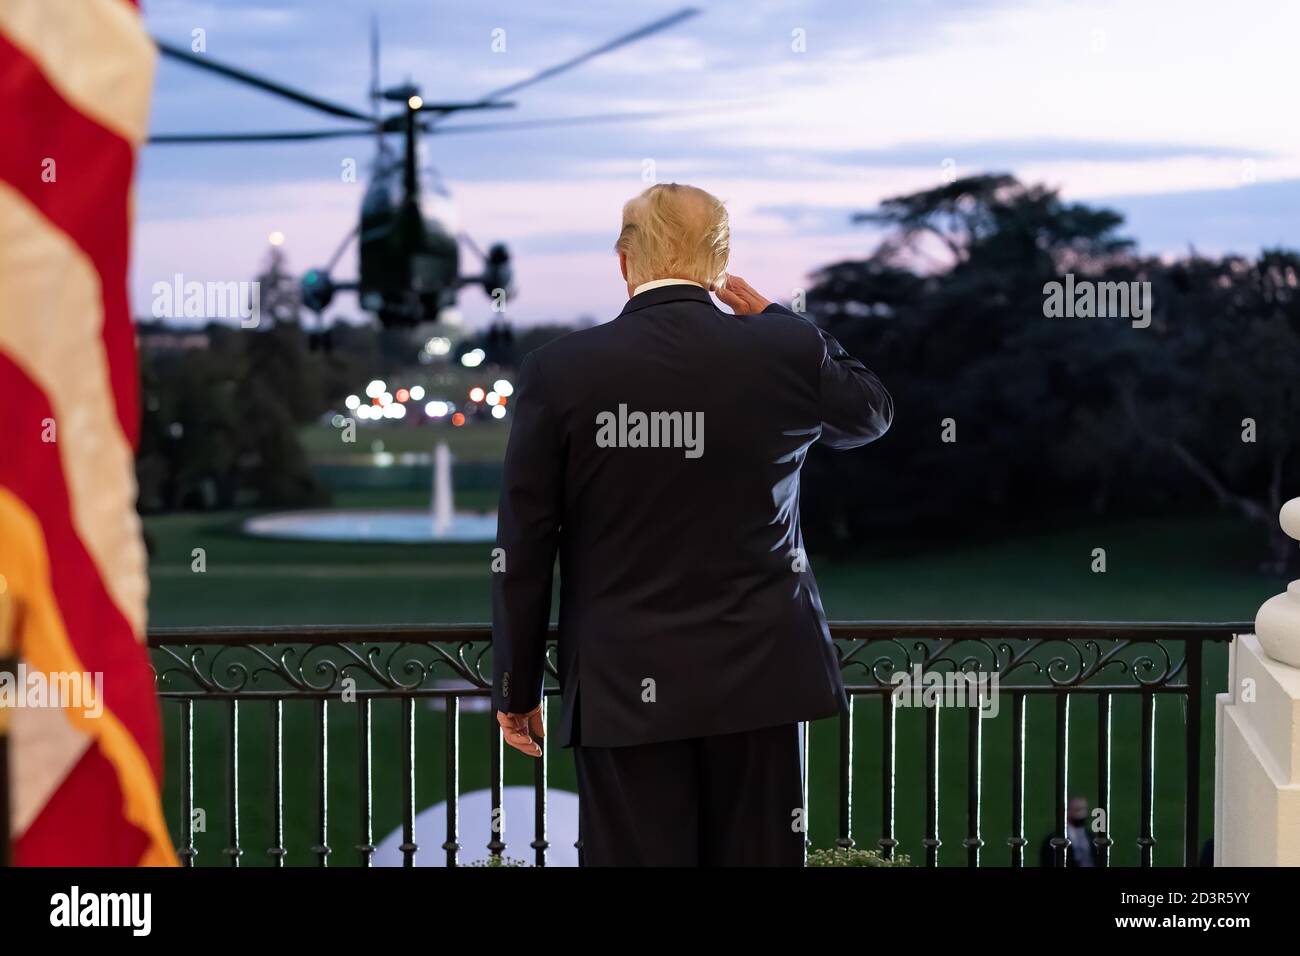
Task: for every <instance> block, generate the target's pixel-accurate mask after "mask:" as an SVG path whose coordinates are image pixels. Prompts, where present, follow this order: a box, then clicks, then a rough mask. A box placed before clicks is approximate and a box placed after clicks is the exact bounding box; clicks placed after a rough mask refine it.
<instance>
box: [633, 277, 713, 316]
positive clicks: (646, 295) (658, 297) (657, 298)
mask: <svg viewBox="0 0 1300 956" xmlns="http://www.w3.org/2000/svg"><path fill="white" fill-rule="evenodd" d="M683 300H685V301H690V302H702V303H704V304H705V305H709V306H711V305H713V300H712V299H711V298H709V293H708V292H707V291H705V290H704V289H701V288H700V287H699V286H694V285H661V286H660V287H659V288H657V289H647V290H646V291H645V292H642V293H641V294H640V295H634V296H632V298H630V299H628V300H627V305H625V306H623V311H622V312H620V313H619V315H620V316H622V315H627V314H628V313H629V312H637V311H640V310H641V309H645V308H648V307H649V306H652V305H663V304H664V303H666V302H679V301H683Z"/></svg>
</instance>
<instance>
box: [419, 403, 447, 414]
mask: <svg viewBox="0 0 1300 956" xmlns="http://www.w3.org/2000/svg"><path fill="white" fill-rule="evenodd" d="M449 411H451V406H449V405H448V404H447V403H446V402H430V403H429V404H428V405H425V406H424V414H426V415H428V416H429V417H430V418H445V417H446V415H447V413H448V412H449Z"/></svg>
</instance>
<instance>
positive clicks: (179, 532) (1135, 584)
mask: <svg viewBox="0 0 1300 956" xmlns="http://www.w3.org/2000/svg"><path fill="white" fill-rule="evenodd" d="M457 480H458V481H459V478H458V479H457ZM461 491H462V489H458V504H460V503H462V502H465V501H466V499H467V496H474V497H477V498H478V499H479V500H480V501H485V500H486V499H487V498H488V495H487V494H486V493H485V492H483V490H482V489H478V490H477V491H474V490H472V489H465V490H464V491H465V494H462V493H461ZM425 500H427V499H422V498H421V497H420V495H419V493H418V492H414V491H410V490H407V491H402V490H393V491H389V492H349V493H343V494H341V495H339V496H337V498H336V503H338V504H341V505H355V506H374V505H375V504H386V505H418V504H422V503H423V502H424V501H425ZM467 506H470V507H478V506H480V504H479V502H478V501H475V502H473V503H471V504H468V505H467ZM243 517H245V515H241V514H221V515H192V514H183V515H170V516H163V517H154V518H149V519H147V521H146V528H147V530H148V533H149V535H150V538H151V542H152V545H153V561H152V566H151V578H152V591H151V597H150V614H151V617H150V620H151V623H152V624H153V625H155V626H178V625H188V626H197V625H226V624H313V623H319V624H371V623H380V622H383V623H419V622H435V621H439V622H456V621H459V622H465V621H487V620H488V619H489V616H490V610H489V608H490V603H489V583H488V582H489V573H490V572H489V550H490V546H487V545H438V546H429V545H348V544H328V543H313V544H301V543H293V542H277V541H266V540H257V539H251V538H248V537H245V536H243V535H242V534H240V532H239V525H240V521H241V520H242V518H243ZM1097 547H1102V548H1105V549H1106V553H1107V571H1106V573H1104V574H1096V573H1093V572H1092V571H1091V569H1090V565H1091V562H1092V552H1093V549H1094V548H1097ZM1257 548H1258V542H1257V540H1256V539H1255V537H1254V532H1253V531H1252V529H1250V528H1249V527H1247V526H1244V525H1243V524H1241V523H1240V522H1237V521H1235V520H1232V519H1230V518H1220V517H1214V518H1206V519H1199V520H1191V519H1161V520H1148V521H1132V522H1123V523H1094V524H1091V525H1089V526H1087V527H1083V528H1078V529H1075V530H1066V531H1056V532H1052V533H1044V534H1041V535H1032V536H1022V537H1017V538H1014V539H1008V540H1002V541H996V542H989V543H985V544H979V545H974V544H967V545H962V546H946V545H945V543H944V542H938V541H936V542H932V543H927V544H925V546H924V547H914V548H912V549H911V550H910V553H908V554H906V555H903V556H887V555H883V554H880V555H863V556H862V557H861V558H859V559H858V560H853V561H830V560H827V559H825V558H819V557H818V556H817V555H815V554H814V555H813V564H814V567H815V570H816V572H817V576H818V580H819V582H820V584H821V589H822V595H823V599H824V602H825V606H826V609H827V613H828V614H829V616H830V617H831V618H833V619H838V620H851V619H931V620H953V619H970V618H984V619H993V618H998V619H1023V620H1051V619H1081V620H1119V619H1125V620H1249V619H1251V618H1253V616H1254V612H1255V610H1256V609H1257V608H1258V607H1259V605H1260V603H1261V602H1262V601H1263V600H1264V599H1265V598H1267V597H1269V596H1270V595H1272V594H1275V593H1277V592H1278V591H1279V590H1280V589H1281V587H1282V586H1283V583H1282V582H1281V581H1280V580H1276V579H1270V578H1268V577H1265V576H1262V575H1260V574H1259V573H1258V572H1257V571H1256V570H1255V561H1256V559H1257ZM195 549H202V554H203V556H204V558H205V560H206V570H205V571H204V572H203V573H196V572H195V571H193V570H192V567H191V564H192V561H193V560H194V554H195ZM1225 673H1226V670H1225V655H1224V653H1223V650H1222V649H1221V648H1219V649H1216V650H1214V651H1212V652H1211V655H1210V657H1209V659H1208V662H1207V668H1206V688H1207V691H1214V690H1218V689H1221V687H1222V684H1223V681H1224V680H1225ZM1181 709H1182V708H1181V702H1180V701H1179V700H1178V698H1175V697H1166V698H1163V699H1161V700H1160V702H1159V704H1158V707H1157V714H1156V718H1157V741H1158V745H1157V762H1156V769H1157V788H1156V789H1157V797H1156V807H1155V819H1156V834H1157V837H1158V839H1159V843H1158V844H1157V847H1156V860H1157V862H1158V863H1166V864H1173V863H1176V862H1177V861H1178V859H1179V858H1180V856H1181V852H1182V847H1181V825H1182V824H1181V809H1180V808H1181V806H1182V800H1183V795H1182V789H1183V788H1182V784H1181V780H1182V759H1183V757H1182V750H1181V747H1182V737H1181V726H1182V719H1183V718H1182V714H1181ZM196 710H197V712H196V744H195V748H196V783H195V785H196V792H197V804H198V805H199V806H201V807H203V808H204V809H205V810H206V811H207V818H208V830H207V832H206V833H203V834H200V835H199V837H198V839H197V844H198V847H199V850H200V856H199V862H200V863H201V864H216V863H223V862H225V857H224V856H223V855H222V853H221V849H222V848H223V847H224V846H225V845H226V843H227V842H228V834H227V831H226V821H225V816H226V814H225V810H224V807H225V801H226V786H227V778H226V771H225V750H224V748H225V740H226V736H225V735H226V733H227V718H226V711H225V708H224V706H223V705H220V704H204V705H201V706H199V707H198V708H197V709H196ZM1095 711H1096V707H1095V703H1094V699H1093V698H1091V697H1089V696H1086V695H1078V696H1076V697H1075V698H1074V699H1073V704H1072V710H1071V716H1070V739H1071V757H1070V775H1071V780H1072V787H1071V789H1072V790H1077V791H1080V792H1082V793H1084V794H1085V795H1087V796H1090V797H1095V793H1094V792H1092V791H1093V790H1094V789H1095V787H1094V780H1095V777H1094V774H1095V761H1096V749H1095V747H1096V723H1095V716H1096V715H1095ZM164 713H165V726H166V748H167V749H166V756H167V761H168V771H169V772H168V776H167V781H166V788H165V801H166V807H167V810H168V814H169V819H170V820H171V822H172V824H173V832H174V833H178V832H179V829H178V827H177V825H176V824H177V821H176V815H177V811H178V807H179V803H180V796H179V781H178V779H177V776H176V773H175V770H176V757H177V755H178V754H179V746H180V741H179V736H178V722H177V712H176V708H175V706H174V705H169V706H167V707H166V708H165V711H164ZM879 714H880V704H879V703H878V702H876V701H874V700H863V701H860V702H859V705H858V709H857V717H856V720H855V732H856V735H857V754H856V759H855V776H854V784H855V788H856V793H855V801H854V824H855V828H854V833H855V836H856V838H857V839H858V841H859V843H860V844H868V845H869V844H871V843H872V841H874V839H875V837H876V835H877V833H878V829H877V826H878V819H879V814H880V800H881V793H880V784H879V767H880V754H879V739H880V730H879V719H880V718H879ZM1009 719H1010V715H1009V707H1004V708H1003V713H1002V714H1001V715H1000V716H998V717H997V718H995V719H992V720H988V721H985V722H984V726H983V732H984V738H985V744H984V751H983V761H984V762H983V780H984V801H983V805H984V807H985V812H984V819H983V833H984V838H985V842H986V850H985V862H986V863H987V864H998V863H1004V862H1006V861H1007V859H1008V858H1009V856H1008V853H1009V851H1008V850H1007V847H1006V842H1005V841H1006V837H1007V835H1008V834H1009V832H1010V830H1009V828H1010V777H1011V771H1010V743H1009V741H1010V723H1009ZM965 720H966V717H965V714H962V713H957V712H953V711H949V712H945V713H943V714H942V715H941V722H940V731H941V734H940V735H941V751H940V752H941V755H942V760H941V779H940V796H941V801H940V807H941V810H940V813H941V816H940V826H941V834H942V836H943V840H944V844H943V848H942V850H941V861H942V862H943V863H945V864H949V863H951V864H960V863H962V862H963V861H964V859H965V854H964V850H963V848H962V846H961V840H962V838H963V837H965V835H966V834H965V814H966V763H965V761H966V743H965V741H966V731H965V726H966V724H965ZM1113 720H1114V735H1113V737H1114V744H1113V783H1112V821H1111V822H1112V832H1113V835H1114V837H1115V839H1116V841H1117V846H1116V849H1115V851H1114V857H1113V859H1114V861H1115V862H1117V863H1135V862H1136V860H1137V850H1136V843H1135V840H1136V836H1137V817H1138V802H1137V801H1138V784H1137V764H1138V752H1137V741H1138V733H1137V730H1138V727H1139V724H1138V720H1139V714H1138V702H1137V700H1136V699H1124V700H1117V701H1116V703H1115V708H1114V717H1113ZM443 721H444V717H443V715H442V713H441V712H439V711H436V710H433V709H427V708H425V707H423V706H419V707H417V713H416V724H417V735H416V740H417V786H416V806H417V810H418V809H423V808H424V807H427V806H430V805H432V804H435V803H437V802H439V801H441V799H442V798H443V793H444V776H443V774H444V753H443V749H442V741H443V732H444V726H443ZM373 725H374V751H373V767H374V781H375V783H374V794H375V807H374V833H375V837H376V839H380V838H382V837H383V836H384V835H386V834H387V833H388V832H389V831H391V830H392V829H394V828H396V827H398V826H400V824H401V786H400V781H401V771H400V767H401V764H400V734H399V732H398V728H399V726H400V724H399V713H398V705H397V704H396V703H394V702H377V703H376V704H375V705H374V714H373ZM1028 725H1029V734H1028V740H1027V744H1026V761H1027V769H1026V791H1027V806H1026V820H1027V824H1026V832H1027V833H1028V834H1029V836H1030V837H1031V846H1030V849H1029V851H1028V856H1029V858H1030V859H1036V857H1037V843H1038V840H1039V839H1041V836H1042V835H1043V834H1046V833H1047V832H1048V830H1049V829H1050V827H1051V821H1052V816H1051V814H1052V808H1051V806H1050V804H1051V800H1052V794H1053V788H1054V784H1053V778H1052V773H1053V766H1054V764H1053V759H1054V758H1053V754H1054V749H1053V748H1054V736H1053V727H1054V716H1053V711H1052V703H1051V701H1050V700H1047V699H1045V698H1043V699H1038V700H1031V701H1030V704H1029V708H1028ZM240 729H241V738H240V756H241V780H240V786H241V801H240V812H241V827H242V833H241V842H242V843H243V845H244V846H245V847H246V848H247V853H246V855H245V858H244V861H243V862H244V863H245V864H246V865H260V864H264V863H266V862H267V858H266V856H265V854H264V852H263V850H264V849H265V848H266V847H269V846H271V845H272V843H273V842H274V841H273V839H272V836H271V819H272V817H271V803H272V800H271V787H270V780H271V778H270V750H269V741H270V718H269V705H266V704H262V703H256V704H254V703H246V704H244V705H242V709H241V724H240ZM489 729H490V727H489V724H488V722H487V717H486V715H480V714H466V715H465V716H463V717H462V730H461V734H462V747H463V752H462V761H461V764H462V766H461V790H462V792H465V791H469V790H474V789H479V788H483V787H486V786H487V784H488V770H487V766H488V764H487V753H488V749H487V748H488V742H489V739H490V733H489ZM1204 731H1205V738H1206V744H1205V754H1204V757H1203V762H1204V765H1205V767H1206V768H1207V770H1206V772H1205V777H1206V785H1205V786H1204V787H1203V788H1202V794H1203V796H1202V804H1203V807H1204V810H1203V816H1202V820H1203V824H1202V833H1203V834H1204V835H1206V836H1208V833H1209V829H1208V828H1209V821H1210V820H1211V819H1212V817H1211V812H1212V788H1211V787H1210V786H1209V770H1208V768H1209V767H1211V766H1212V759H1213V758H1212V753H1213V749H1212V747H1213V740H1212V737H1213V724H1212V722H1207V723H1205V724H1204ZM313 741H314V730H313V725H312V724H311V708H310V707H309V706H308V705H298V704H290V705H288V706H286V707H285V751H286V766H285V802H286V816H287V820H286V845H287V847H288V850H289V853H288V857H287V862H288V863H289V864H291V865H294V864H308V863H312V862H314V859H315V858H314V856H313V855H312V854H311V853H310V847H311V846H312V845H314V843H315V842H316V836H315V833H314V827H315V825H316V810H315V808H316V804H317V799H318V797H317V794H316V783H315V763H314V761H315V757H314V752H313V749H312V748H313ZM330 744H331V771H330V798H331V818H330V821H331V822H330V826H331V836H330V841H331V844H332V845H333V846H334V847H335V848H336V853H335V854H334V857H333V858H332V863H335V864H345V863H350V862H352V861H353V860H354V859H355V857H356V854H355V853H353V852H346V851H350V849H351V848H352V847H354V846H355V845H356V843H357V842H358V839H357V837H358V824H357V817H358V805H357V788H356V763H355V760H356V751H357V734H356V708H355V707H354V706H352V705H348V704H343V703H331V705H330ZM811 749H812V762H811V767H812V776H813V779H812V785H811V793H812V796H811V800H810V804H811V805H810V808H809V820H810V833H811V837H812V840H813V843H814V844H815V845H818V846H825V845H827V844H828V843H829V842H830V841H832V840H833V839H834V836H835V821H836V816H837V814H836V803H835V797H836V787H837V780H838V776H837V774H838V767H837V756H836V755H837V753H838V743H837V728H836V725H835V723H834V722H823V723H822V724H821V725H818V726H817V727H815V728H814V732H813V737H812V742H811ZM924 752H925V751H924V714H923V713H922V712H920V711H900V715H899V720H898V730H897V754H898V771H897V788H896V793H897V797H896V801H897V803H896V821H897V823H896V826H897V834H898V837H899V838H900V839H901V840H902V841H903V849H904V851H906V852H910V853H911V854H912V855H913V857H914V858H920V857H921V856H922V853H921V845H920V839H921V837H922V836H923V833H924V825H925V806H924V766H925V764H924ZM531 772H532V770H531V764H530V763H529V762H528V761H527V760H526V758H523V757H522V756H517V755H514V754H508V755H507V762H506V779H507V783H510V784H515V783H518V784H526V783H529V782H530V781H531ZM550 780H551V784H552V786H554V787H558V788H562V789H574V780H573V770H572V761H571V759H570V758H569V755H568V754H567V753H563V752H558V751H557V752H556V753H555V754H554V756H553V759H552V764H551V775H550ZM480 830H481V831H482V832H479V831H480ZM508 836H510V835H509V834H508ZM510 838H511V840H512V851H511V852H512V855H516V856H526V855H528V853H527V851H526V846H525V845H526V842H527V840H528V839H531V830H529V831H528V832H526V833H523V834H521V833H519V832H517V831H516V832H515V833H514V834H513V836H511V837H510ZM461 839H462V843H464V844H474V845H481V844H482V843H485V842H486V841H487V839H488V833H487V827H486V825H481V826H474V825H473V824H472V823H471V822H470V821H465V822H464V823H463V825H462V837H461ZM426 849H427V850H428V852H437V850H436V848H432V847H430V848H426Z"/></svg>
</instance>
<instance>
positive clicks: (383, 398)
mask: <svg viewBox="0 0 1300 956" xmlns="http://www.w3.org/2000/svg"><path fill="white" fill-rule="evenodd" d="M379 404H380V405H391V404H393V393H392V392H384V394H382V395H380V396H379Z"/></svg>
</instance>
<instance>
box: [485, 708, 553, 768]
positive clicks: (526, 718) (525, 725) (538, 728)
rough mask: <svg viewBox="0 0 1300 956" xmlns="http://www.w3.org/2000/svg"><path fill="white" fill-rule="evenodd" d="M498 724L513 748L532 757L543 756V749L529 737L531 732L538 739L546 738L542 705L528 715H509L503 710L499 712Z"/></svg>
mask: <svg viewBox="0 0 1300 956" xmlns="http://www.w3.org/2000/svg"><path fill="white" fill-rule="evenodd" d="M497 723H498V724H500V725H501V733H502V734H503V735H504V736H505V738H506V743H508V744H509V745H510V746H511V747H514V748H515V749H516V750H518V751H519V752H520V753H521V754H527V755H528V756H530V757H540V756H541V755H542V748H541V747H539V746H538V745H537V742H536V741H535V740H533V738H532V737H531V736H529V731H532V732H533V733H534V734H536V735H537V736H538V737H545V736H546V725H545V724H544V723H542V705H541V704H538V705H537V706H536V707H534V708H533V709H532V710H530V711H529V712H528V713H526V714H507V713H506V712H505V711H503V710H498V711H497Z"/></svg>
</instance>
